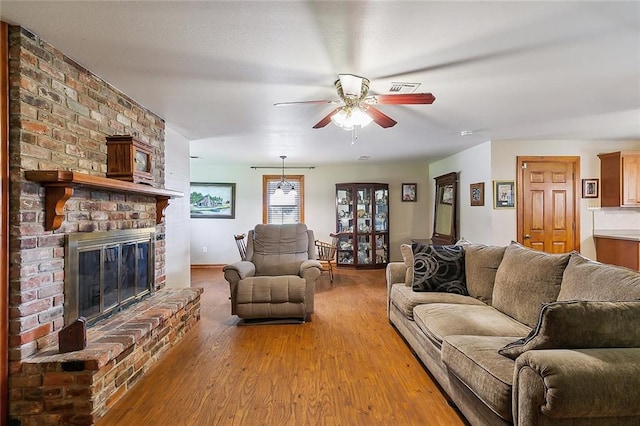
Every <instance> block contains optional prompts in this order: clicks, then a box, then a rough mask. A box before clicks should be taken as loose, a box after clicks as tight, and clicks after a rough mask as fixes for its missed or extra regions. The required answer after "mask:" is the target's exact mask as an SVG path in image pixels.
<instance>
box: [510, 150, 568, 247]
mask: <svg viewBox="0 0 640 426" xmlns="http://www.w3.org/2000/svg"><path fill="white" fill-rule="evenodd" d="M518 171H519V173H518V181H517V197H518V242H520V243H522V244H523V245H525V246H527V247H531V248H533V249H535V250H540V251H545V252H547V253H568V252H570V251H572V250H579V249H580V229H579V223H580V222H579V211H580V210H579V201H580V200H579V196H578V188H579V185H578V180H579V179H578V177H579V176H580V157H518Z"/></svg>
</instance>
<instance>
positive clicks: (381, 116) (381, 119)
mask: <svg viewBox="0 0 640 426" xmlns="http://www.w3.org/2000/svg"><path fill="white" fill-rule="evenodd" d="M364 112H366V113H367V115H368V116H369V117H371V118H373V121H375V122H376V124H378V125H379V126H380V127H384V128H385V129H386V128H387V127H393V126H395V125H396V123H397V122H396V121H395V120H394V119H393V118H391V117H389V116H388V115H387V114H385V113H383V112H382V111H380V110H379V109H377V108H374V107H372V106H369V107H368V108H366V109H365V110H364Z"/></svg>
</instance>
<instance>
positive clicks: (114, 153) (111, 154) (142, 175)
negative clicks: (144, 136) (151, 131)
mask: <svg viewBox="0 0 640 426" xmlns="http://www.w3.org/2000/svg"><path fill="white" fill-rule="evenodd" d="M152 165H153V148H152V147H151V146H149V145H147V144H145V143H144V142H142V141H140V140H138V139H136V138H134V137H133V136H131V135H119V136H107V177H108V178H111V179H119V180H125V181H128V182H135V183H145V184H148V185H153V183H154V178H153V169H152Z"/></svg>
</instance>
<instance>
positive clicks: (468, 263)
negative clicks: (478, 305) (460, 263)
mask: <svg viewBox="0 0 640 426" xmlns="http://www.w3.org/2000/svg"><path fill="white" fill-rule="evenodd" d="M505 249H506V247H497V246H485V245H484V244H468V245H465V246H464V274H465V281H466V283H467V291H468V292H469V296H472V297H475V298H476V299H480V300H481V301H483V302H484V303H487V304H489V305H490V304H491V296H492V295H493V284H494V282H495V280H496V273H497V272H498V267H499V266H500V262H502V257H503V256H504V251H505Z"/></svg>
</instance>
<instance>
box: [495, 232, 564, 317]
mask: <svg viewBox="0 0 640 426" xmlns="http://www.w3.org/2000/svg"><path fill="white" fill-rule="evenodd" d="M569 257H570V255H569V254H568V253H567V254H548V253H544V252H540V251H536V250H532V249H529V248H526V247H524V246H522V245H520V244H518V243H515V242H512V243H511V244H510V245H509V246H508V247H507V248H506V250H505V252H504V257H503V258H502V262H501V263H500V266H499V267H498V271H497V273H496V282H495V284H494V286H493V295H492V302H491V304H492V306H494V307H495V308H496V309H499V310H500V311H502V312H504V313H505V314H507V315H509V316H511V317H513V318H515V319H516V320H518V321H520V322H522V323H524V324H526V325H528V326H530V327H533V326H534V325H535V324H536V322H537V319H538V312H540V307H541V306H542V304H544V303H549V302H554V301H555V300H556V299H557V298H558V293H559V292H560V283H561V282H562V273H563V272H564V268H565V267H566V266H567V262H569Z"/></svg>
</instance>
